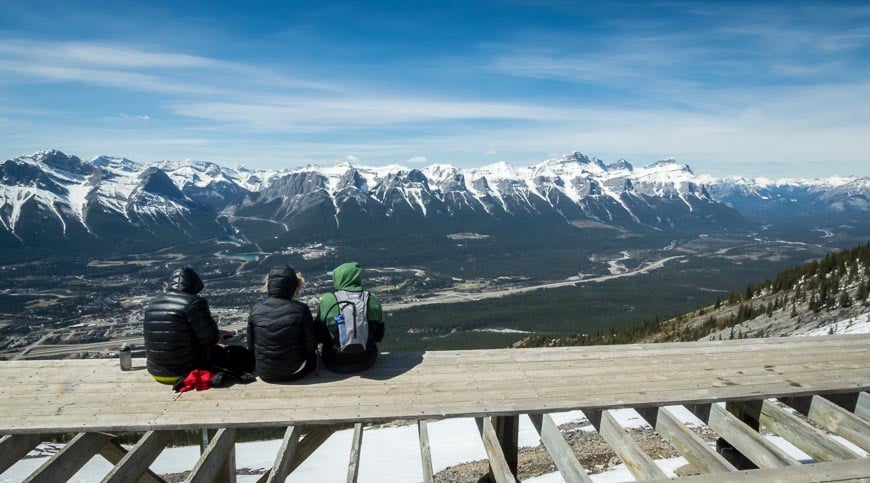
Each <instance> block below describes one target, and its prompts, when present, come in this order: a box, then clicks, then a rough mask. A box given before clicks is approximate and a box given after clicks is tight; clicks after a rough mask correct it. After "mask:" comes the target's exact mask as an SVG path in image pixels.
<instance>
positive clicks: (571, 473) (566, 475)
mask: <svg viewBox="0 0 870 483" xmlns="http://www.w3.org/2000/svg"><path fill="white" fill-rule="evenodd" d="M529 419H531V420H532V425H534V426H535V429H536V430H537V431H538V434H539V435H540V436H541V442H542V443H543V444H544V447H545V448H547V452H548V453H549V454H550V457H551V458H553V462H554V463H556V468H558V469H559V473H561V474H562V478H563V479H564V480H565V481H566V483H592V479H591V478H589V476H588V475H587V474H586V470H585V469H584V468H583V466H582V465H581V464H580V461H578V460H577V456H575V455H574V450H573V449H571V445H569V444H568V442H567V441H565V437H564V436H562V432H561V431H559V426H557V425H556V422H555V421H553V418H552V417H551V416H550V415H549V414H529Z"/></svg>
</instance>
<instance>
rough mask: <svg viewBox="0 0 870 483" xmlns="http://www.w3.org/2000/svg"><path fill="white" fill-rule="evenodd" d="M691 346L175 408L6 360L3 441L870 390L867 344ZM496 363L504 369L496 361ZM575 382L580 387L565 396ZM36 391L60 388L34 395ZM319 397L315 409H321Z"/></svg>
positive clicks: (472, 354) (477, 358)
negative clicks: (18, 436)
mask: <svg viewBox="0 0 870 483" xmlns="http://www.w3.org/2000/svg"><path fill="white" fill-rule="evenodd" d="M778 339H780V338H778ZM693 344H694V345H692V344H682V343H679V344H653V345H646V344H633V345H628V346H616V347H608V348H565V349H561V348H560V349H554V350H549V349H546V350H545V349H524V350H494V351H489V350H484V351H449V352H447V353H443V354H442V353H435V352H432V353H424V354H405V355H395V356H393V355H385V356H384V357H383V358H381V359H379V362H378V365H376V367H375V368H374V369H373V370H372V371H371V372H370V374H369V375H371V376H373V377H352V378H348V377H341V378H340V377H333V376H324V377H323V378H322V380H319V381H318V384H316V385H292V386H286V385H268V384H264V383H259V382H257V383H253V384H251V385H236V386H234V387H230V388H226V389H224V390H221V391H204V392H201V393H185V394H184V395H183V396H182V397H181V398H179V399H177V400H174V399H173V395H172V394H170V393H168V392H166V391H165V387H164V386H161V385H159V384H155V383H154V382H153V380H150V378H148V376H147V374H145V373H144V372H143V371H129V372H126V373H118V372H117V368H116V367H115V365H111V367H110V366H109V365H108V363H107V361H76V364H71V365H70V366H69V367H67V366H64V365H63V364H57V363H56V362H41V361H24V362H22V363H21V364H24V365H20V364H18V362H17V361H14V362H16V365H14V366H6V363H5V362H4V363H0V372H2V373H3V374H4V375H5V374H9V375H10V377H12V378H14V380H13V382H11V383H6V384H4V385H3V387H0V432H3V433H46V432H69V431H81V430H87V431H94V430H116V429H118V428H123V429H124V430H125V431H137V430H140V431H145V430H152V429H199V428H202V427H209V428H220V427H224V428H245V427H279V426H280V427H286V426H289V425H323V424H333V423H355V422H363V421H365V422H368V421H383V420H389V419H397V418H400V419H413V420H418V419H431V418H442V417H462V416H472V417H480V416H501V415H513V414H517V413H544V412H555V411H564V410H572V409H577V408H580V407H585V408H600V409H612V408H618V407H636V408H642V407H646V406H662V405H670V404H681V403H686V404H705V403H709V402H713V401H732V400H744V399H761V398H764V397H768V396H770V397H780V396H805V395H813V394H818V393H822V392H827V391H831V392H846V391H851V392H855V391H863V390H866V389H867V388H868V387H870V337H867V336H861V337H856V338H853V337H850V336H844V337H837V338H830V339H829V338H824V337H823V338H817V339H816V340H815V341H813V343H808V342H806V341H805V340H800V341H799V340H790V339H785V338H782V339H780V340H775V341H761V342H759V341H731V342H729V343H727V344H718V343H716V344H713V343H711V344H705V343H693ZM492 358H495V359H497V360H499V361H502V362H500V363H493V362H492V361H491V359H492ZM625 363H628V365H625ZM28 364H29V365H28ZM626 367H629V368H632V369H631V370H630V371H627V370H626V369H625V368H626ZM8 369H15V370H8ZM109 370H111V371H112V374H116V375H117V383H114V384H112V385H107V384H101V383H100V382H95V381H102V380H105V379H106V378H105V377H104V375H105V373H106V371H109ZM568 375H570V377H571V378H572V380H575V381H577V384H571V385H566V384H565V383H564V382H565V380H566V377H568ZM113 377H114V376H113ZM35 387H39V388H45V387H50V388H53V389H54V390H50V391H45V390H39V391H34V390H32V389H33V388H35ZM130 392H135V393H136V394H137V398H136V400H135V401H129V400H127V399H126V398H125V397H123V396H124V395H125V394H128V393H130ZM348 395H354V396H359V397H352V398H351V397H348ZM313 400H316V401H318V403H317V404H316V405H313V404H312V403H311V401H313ZM107 408H110V410H106V409H107Z"/></svg>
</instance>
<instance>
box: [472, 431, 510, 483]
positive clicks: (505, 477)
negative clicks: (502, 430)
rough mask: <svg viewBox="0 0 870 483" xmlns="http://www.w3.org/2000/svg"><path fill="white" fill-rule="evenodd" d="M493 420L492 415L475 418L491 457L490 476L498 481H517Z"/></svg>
mask: <svg viewBox="0 0 870 483" xmlns="http://www.w3.org/2000/svg"><path fill="white" fill-rule="evenodd" d="M492 420H493V418H490V417H483V418H475V421H476V422H477V429H478V431H480V437H481V439H482V440H483V447H484V449H485V450H486V455H487V457H488V458H489V470H490V477H491V478H492V479H495V481H496V483H515V482H516V481H517V480H516V475H515V474H514V473H513V471H511V468H510V466H509V465H508V462H507V459H506V458H505V454H504V451H503V450H502V447H501V441H500V440H499V437H498V435H497V434H496V430H495V426H494V425H493V422H492Z"/></svg>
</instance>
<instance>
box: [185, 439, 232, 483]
mask: <svg viewBox="0 0 870 483" xmlns="http://www.w3.org/2000/svg"><path fill="white" fill-rule="evenodd" d="M236 434H237V431H236V430H235V429H223V428H222V429H219V430H217V433H215V435H214V437H213V438H212V439H211V441H210V442H209V444H208V447H207V448H206V449H205V452H204V453H203V454H202V456H201V457H200V458H199V461H197V462H196V465H195V466H194V467H193V469H192V470H191V472H190V474H189V475H188V477H187V480H186V481H187V482H188V483H209V482H213V481H216V480H217V477H218V475H220V473H221V472H222V471H224V469H225V468H226V462H227V459H228V457H229V455H230V451H231V450H232V449H233V447H234V446H235V443H236Z"/></svg>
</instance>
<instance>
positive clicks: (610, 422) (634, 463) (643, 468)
mask: <svg viewBox="0 0 870 483" xmlns="http://www.w3.org/2000/svg"><path fill="white" fill-rule="evenodd" d="M584 414H586V411H584ZM598 432H599V433H600V434H601V437H602V438H604V440H605V441H607V443H608V444H610V447H611V448H613V452H614V453H616V456H618V457H619V459H621V460H622V461H623V462H624V463H625V466H626V468H628V471H630V472H631V474H632V475H633V476H634V477H635V478H637V479H639V480H652V479H657V478H667V476H666V475H665V473H664V472H663V471H662V470H661V468H659V467H658V466H657V465H656V464H655V462H654V461H653V460H652V458H650V457H649V455H647V454H646V453H644V452H643V450H642V449H641V448H640V446H639V445H638V444H637V442H635V441H634V440H633V439H631V435H629V434H628V431H626V430H625V429H624V428H623V427H622V426H620V425H619V422H617V421H616V418H614V417H613V414H612V413H611V412H610V411H602V412H601V419H600V423H599V426H598Z"/></svg>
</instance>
